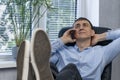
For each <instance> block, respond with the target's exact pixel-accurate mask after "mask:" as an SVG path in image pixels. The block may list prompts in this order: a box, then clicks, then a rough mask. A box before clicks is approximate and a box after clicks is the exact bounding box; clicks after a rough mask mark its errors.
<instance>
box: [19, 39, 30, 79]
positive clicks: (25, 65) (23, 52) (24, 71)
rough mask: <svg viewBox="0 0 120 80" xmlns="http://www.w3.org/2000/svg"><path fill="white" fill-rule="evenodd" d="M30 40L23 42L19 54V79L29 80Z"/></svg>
mask: <svg viewBox="0 0 120 80" xmlns="http://www.w3.org/2000/svg"><path fill="white" fill-rule="evenodd" d="M29 44H30V43H29V41H27V40H25V41H23V42H22V43H21V45H20V47H19V50H18V55H17V80H28V70H29Z"/></svg>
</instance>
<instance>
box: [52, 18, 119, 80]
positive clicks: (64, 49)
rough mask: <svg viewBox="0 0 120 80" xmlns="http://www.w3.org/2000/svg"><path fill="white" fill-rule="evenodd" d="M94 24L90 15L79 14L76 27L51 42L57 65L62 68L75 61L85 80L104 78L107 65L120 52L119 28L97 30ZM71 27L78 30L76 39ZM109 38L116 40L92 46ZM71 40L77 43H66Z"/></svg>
mask: <svg viewBox="0 0 120 80" xmlns="http://www.w3.org/2000/svg"><path fill="white" fill-rule="evenodd" d="M92 28H93V26H92V24H91V22H90V21H89V20H88V19H86V18H78V19H77V20H76V21H75V22H74V24H73V29H70V30H67V31H66V32H65V33H64V35H63V36H62V37H61V38H59V39H58V40H56V41H54V42H53V43H52V44H51V46H52V56H51V62H52V63H54V64H55V65H56V66H57V68H58V70H59V72H60V71H61V70H62V69H63V68H64V67H65V66H66V65H68V64H70V63H73V64H75V66H76V67H77V69H78V71H79V74H80V75H81V77H82V79H83V80H101V74H102V72H103V69H104V67H105V66H106V65H107V64H108V63H109V62H111V61H112V60H113V59H114V58H115V57H116V56H117V55H118V54H119V53H120V49H119V47H120V30H115V31H109V32H106V33H102V34H95V32H94V30H93V29H92ZM71 30H75V39H72V38H71V34H70V32H71ZM108 39H112V40H114V41H113V42H111V43H110V44H109V45H107V46H92V45H95V44H96V43H97V42H99V41H103V40H108ZM72 42H76V44H75V46H69V47H68V46H66V45H65V44H67V43H72ZM71 76H72V75H71ZM64 77H65V76H64ZM61 80H62V79H61ZM66 80H67V79H66ZM68 80H75V79H68Z"/></svg>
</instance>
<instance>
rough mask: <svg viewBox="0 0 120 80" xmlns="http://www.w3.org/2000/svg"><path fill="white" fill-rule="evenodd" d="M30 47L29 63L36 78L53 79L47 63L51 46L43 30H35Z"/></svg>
mask: <svg viewBox="0 0 120 80" xmlns="http://www.w3.org/2000/svg"><path fill="white" fill-rule="evenodd" d="M31 47H32V48H31V63H32V66H33V69H34V72H35V76H36V80H53V76H52V73H51V70H50V63H49V58H50V53H51V46H50V42H49V39H48V37H47V35H46V33H45V32H44V31H43V30H40V29H37V30H35V32H34V33H33V35H32V39H31Z"/></svg>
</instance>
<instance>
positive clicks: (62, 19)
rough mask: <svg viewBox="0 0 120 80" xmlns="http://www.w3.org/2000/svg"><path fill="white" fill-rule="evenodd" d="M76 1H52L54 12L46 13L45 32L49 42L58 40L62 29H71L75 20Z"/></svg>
mask: <svg viewBox="0 0 120 80" xmlns="http://www.w3.org/2000/svg"><path fill="white" fill-rule="evenodd" d="M75 1H76V0H53V6H54V8H55V10H52V11H48V13H47V32H48V36H49V38H50V40H51V41H53V40H55V39H57V38H58V32H59V31H60V29H61V28H63V27H71V26H72V24H73V22H74V20H75V16H76V15H75V13H76V9H75V8H76V6H75V5H76V2H75Z"/></svg>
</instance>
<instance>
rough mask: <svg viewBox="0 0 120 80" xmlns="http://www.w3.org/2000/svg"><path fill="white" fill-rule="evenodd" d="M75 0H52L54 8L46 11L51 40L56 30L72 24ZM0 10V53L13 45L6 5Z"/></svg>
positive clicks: (55, 34)
mask: <svg viewBox="0 0 120 80" xmlns="http://www.w3.org/2000/svg"><path fill="white" fill-rule="evenodd" d="M76 1H77V0H52V3H53V7H54V8H55V9H54V10H50V11H48V12H47V23H46V25H47V33H48V36H49V38H50V40H51V41H53V40H55V39H57V37H58V32H59V30H60V29H61V28H63V27H68V26H70V27H71V26H72V24H73V22H74V20H75V17H76V14H75V13H76ZM1 5H2V4H0V10H1V9H4V10H1V12H2V13H0V19H1V21H0V53H11V49H12V47H13V46H14V45H15V42H14V37H13V33H12V27H11V26H10V23H9V20H7V19H6V17H7V16H8V12H7V8H6V7H5V6H6V5H5V4H4V8H3V7H1Z"/></svg>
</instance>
